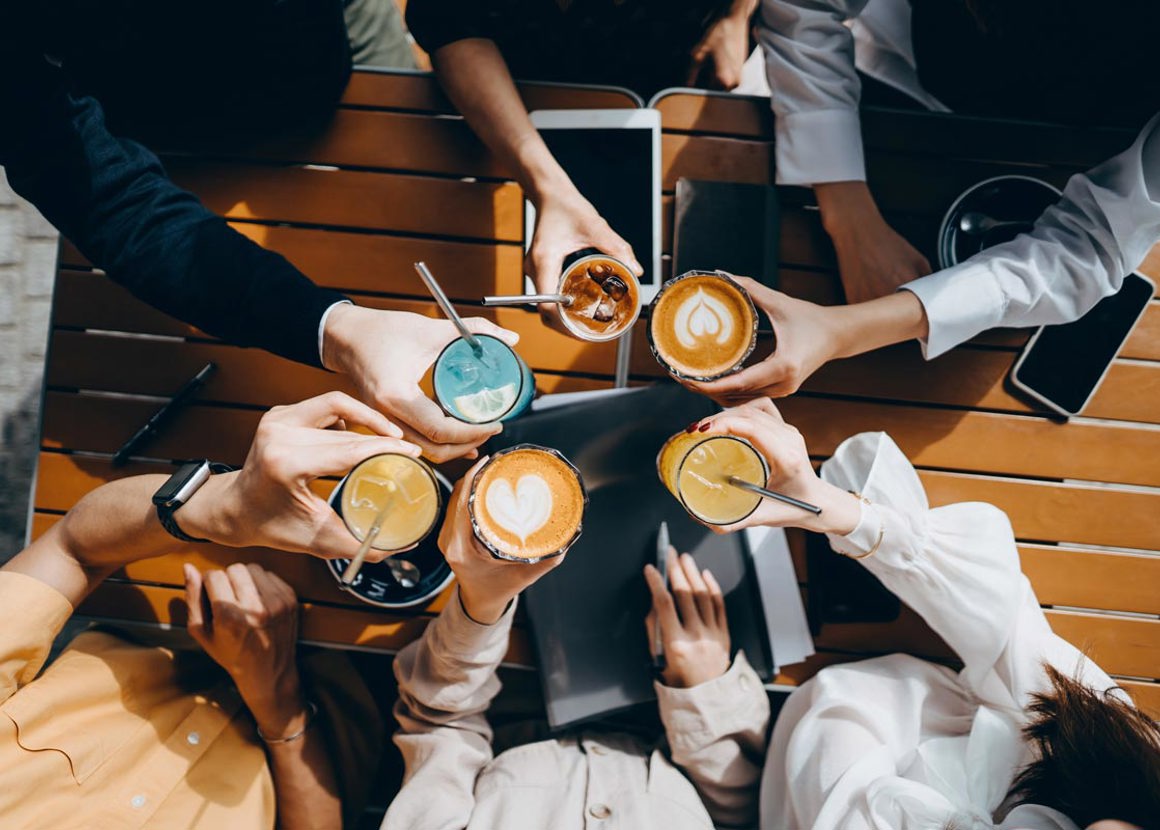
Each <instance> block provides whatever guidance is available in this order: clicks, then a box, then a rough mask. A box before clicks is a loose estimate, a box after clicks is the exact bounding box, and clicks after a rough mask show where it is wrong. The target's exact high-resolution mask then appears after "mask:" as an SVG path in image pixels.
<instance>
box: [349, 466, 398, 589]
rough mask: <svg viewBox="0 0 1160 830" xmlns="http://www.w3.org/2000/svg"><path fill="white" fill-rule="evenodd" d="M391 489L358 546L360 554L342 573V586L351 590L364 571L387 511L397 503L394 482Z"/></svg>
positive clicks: (356, 554)
mask: <svg viewBox="0 0 1160 830" xmlns="http://www.w3.org/2000/svg"><path fill="white" fill-rule="evenodd" d="M391 485H392V486H391V487H390V488H389V489H388V490H387V498H386V500H385V501H384V502H383V506H382V507H380V508H379V512H378V514H377V515H376V516H375V520H374V521H373V522H371V526H370V529H369V530H368V531H367V535H366V536H364V537H363V540H362V544H361V545H359V546H358V552H357V553H355V555H354V559H352V560H350V564H349V565H347V566H346V570H345V571H343V572H342V584H343V586H344V587H346V588H349V587H350V586H351V585H353V584H354V581H355V578H356V577H358V572H359V571H360V570H361V569H362V566H363V562H365V561H366V559H367V553H368V552H369V551H370V549H371V545H373V544H374V543H375V539H377V538H378V537H379V531H380V530H382V529H383V519H385V518H386V517H387V511H388V510H390V509H391V504H392V503H393V502H394V501H395V490H396V488H395V487H394V482H391Z"/></svg>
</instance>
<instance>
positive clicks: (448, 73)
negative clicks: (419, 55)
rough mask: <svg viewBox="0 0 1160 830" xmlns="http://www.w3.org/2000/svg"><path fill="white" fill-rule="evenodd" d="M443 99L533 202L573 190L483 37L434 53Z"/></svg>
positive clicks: (503, 65) (501, 62) (504, 66)
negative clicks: (444, 95)
mask: <svg viewBox="0 0 1160 830" xmlns="http://www.w3.org/2000/svg"><path fill="white" fill-rule="evenodd" d="M432 64H433V65H434V67H435V72H436V73H437V74H438V76H439V81H440V83H441V84H442V85H443V88H444V90H445V91H446V92H447V96H448V97H449V98H450V99H451V101H452V103H453V104H455V106H456V108H457V109H458V110H459V111H460V112H461V113H462V114H463V117H464V118H465V119H467V123H468V124H470V125H471V128H472V129H473V130H475V133H476V135H478V136H479V137H480V139H481V140H482V141H483V143H484V144H486V145H487V147H488V149H489V150H491V152H492V153H493V154H494V155H495V156H496V157H497V158H498V159H499V160H500V162H501V164H502V165H503V167H504V168H505V169H507V170H509V171H511V173H512V174H513V175H514V176H515V177H516V179H517V181H519V183H520V185H521V186H522V187H523V189H524V192H525V193H526V194H527V195H528V198H529V199H531V200H532V202H533V203H535V204H536V205H539V204H541V203H542V201H543V199H544V197H545V196H547V195H559V194H569V193H573V194H576V195H579V194H578V193H577V192H576V188H575V186H574V185H573V184H572V181H571V179H569V178H568V174H567V173H565V172H564V169H563V168H562V167H561V166H560V164H559V163H558V162H557V161H556V159H555V158H554V157H553V156H552V153H551V151H549V150H548V146H547V145H546V144H545V143H544V140H543V139H542V138H541V137H540V134H539V132H538V131H537V130H536V128H535V127H534V126H533V125H532V120H531V119H530V118H529V117H528V113H527V109H526V108H525V107H524V102H523V101H522V100H521V99H520V95H519V92H518V90H517V89H516V85H515V82H514V81H513V80H512V77H511V73H509V72H508V68H507V64H506V63H505V62H504V59H503V55H501V54H500V52H499V49H498V48H497V47H496V45H495V43H494V42H492V41H490V40H486V39H484V38H469V39H466V40H458V41H455V42H454V43H449V44H448V45H446V46H444V47H442V48H441V49H439V50H438V51H437V52H436V53H435V54H434V55H432Z"/></svg>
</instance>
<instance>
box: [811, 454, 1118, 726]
mask: <svg viewBox="0 0 1160 830" xmlns="http://www.w3.org/2000/svg"><path fill="white" fill-rule="evenodd" d="M821 475H822V478H823V479H824V480H825V481H826V482H828V483H830V484H832V485H833V486H835V487H837V488H839V489H842V490H847V489H848V490H855V491H857V492H859V493H862V494H863V495H864V496H865V497H866V498H867V499H869V501H870V504H863V505H862V513H861V516H860V519H859V521H858V524H857V526H856V527H855V528H854V529H853V530H852V531H850V532H849V533H846V534H838V533H831V534H829V538H830V544H831V546H832V547H833V548H834V549H835V550H836V551H838V552H842V553H846V554H853V555H859V554H862V553H865V552H867V551H869V550H871V549H872V548H873V546H874V545H875V544H876V543H877V540H878V539H879V538H881V540H882V541H881V544H879V546H878V549H877V551H876V552H875V553H874V554H873V555H871V556H868V557H866V558H864V559H861V560H860V561H861V563H862V564H863V565H864V566H865V567H866V569H867V570H869V571H870V572H871V573H873V574H874V575H875V576H876V577H878V579H879V580H880V581H881V582H882V584H883V585H885V586H886V587H887V588H888V589H890V591H891V592H892V593H893V594H895V595H896V596H897V597H898V598H899V599H901V600H902V601H903V602H905V603H906V604H907V605H909V606H910V607H911V608H912V609H914V611H915V612H917V613H918V614H919V616H921V617H922V618H923V620H925V621H926V623H927V624H928V625H929V626H930V627H931V628H932V629H933V630H934V632H935V633H936V634H938V635H939V636H940V637H941V638H942V639H943V640H944V641H946V643H947V645H949V646H950V647H951V648H952V649H953V650H954V651H955V653H956V654H957V655H958V656H959V657H960V659H962V661H963V664H964V669H963V677H964V679H965V680H966V682H967V683H968V684H969V685H970V686H971V688H972V689H974V690H975V692H976V693H977V694H979V695H980V696H982V697H984V698H985V699H988V700H990V701H992V702H995V701H998V702H999V703H1000V704H1002V705H1006V706H1011V707H1016V708H1019V709H1023V708H1024V707H1025V706H1027V705H1028V704H1029V703H1030V700H1029V694H1030V693H1031V692H1033V691H1035V690H1039V689H1043V688H1046V684H1045V681H1044V675H1043V664H1044V663H1050V664H1052V665H1054V666H1056V667H1057V668H1059V669H1060V670H1061V671H1062V672H1064V673H1065V674H1066V675H1068V676H1070V677H1078V679H1080V681H1081V682H1083V683H1084V684H1085V685H1087V686H1089V687H1090V688H1095V689H1099V690H1103V689H1109V688H1112V687H1113V686H1114V685H1115V684H1114V683H1113V682H1112V680H1111V679H1110V678H1109V677H1108V676H1107V675H1106V674H1105V673H1104V672H1103V671H1102V670H1100V668H1099V667H1098V666H1096V665H1095V664H1094V663H1092V662H1091V661H1090V660H1088V659H1087V658H1086V657H1085V656H1084V655H1083V654H1082V653H1081V652H1080V651H1078V650H1077V649H1076V648H1075V647H1074V646H1072V645H1071V644H1070V643H1068V642H1066V641H1064V640H1063V639H1061V638H1060V637H1058V636H1056V635H1055V634H1054V633H1053V632H1052V630H1051V626H1050V625H1049V623H1048V622H1047V618H1046V617H1045V616H1044V615H1043V610H1042V609H1041V608H1040V605H1039V601H1038V599H1037V598H1036V596H1035V592H1034V590H1033V589H1032V587H1031V583H1030V582H1029V581H1028V579H1027V577H1026V576H1025V575H1024V574H1023V572H1022V569H1021V565H1020V560H1019V552H1018V549H1017V547H1016V545H1015V535H1014V533H1013V531H1012V529H1011V523H1010V521H1009V519H1008V518H1007V515H1006V514H1005V513H1004V512H1003V511H1001V510H999V509H998V508H997V507H995V506H993V505H990V504H985V503H981V502H969V503H962V504H951V505H947V506H945V507H939V508H935V509H931V508H930V506H929V504H928V502H927V499H926V493H925V491H924V490H923V487H922V483H921V482H920V481H919V478H918V474H917V473H916V472H915V469H914V467H913V466H911V464H910V462H909V461H908V460H907V458H906V456H904V455H903V454H902V451H901V450H900V449H899V448H898V446H897V445H896V444H895V443H894V442H893V441H892V440H891V439H890V436H888V435H886V434H885V433H882V432H875V433H862V434H860V435H855V436H854V437H852V438H849V439H847V440H846V441H844V442H843V443H842V444H841V445H840V446H839V447H838V448H837V449H836V450H835V451H834V454H833V456H831V458H830V459H829V460H828V461H826V463H825V464H823V465H822V470H821ZM995 681H997V683H996V682H995Z"/></svg>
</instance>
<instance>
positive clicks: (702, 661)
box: [644, 547, 729, 689]
mask: <svg viewBox="0 0 1160 830" xmlns="http://www.w3.org/2000/svg"><path fill="white" fill-rule="evenodd" d="M668 561H669V564H668V572H669V582H670V583H671V584H672V593H671V594H670V593H669V589H668V588H666V587H665V583H664V580H662V579H661V575H660V572H659V571H658V570H657V569H656V567H654V566H653V565H645V568H644V578H645V581H646V582H647V583H648V589H649V592H650V593H651V594H652V610H650V611H649V612H648V616H647V617H645V621H644V627H645V630H646V632H647V633H648V643H649V651H650V652H652V651H653V650H654V648H655V644H656V641H657V637H656V632H657V625H660V634H661V645H662V646H663V647H664V655H665V667H664V669H663V670H662V671H661V679H663V680H664V682H665V685H666V686H672V687H673V688H677V689H685V688H689V687H690V686H699V685H700V684H702V683H705V682H706V681H709V680H713V679H714V678H717V677H720V676H721V675H723V674H724V673H725V672H726V671H728V670H729V625H728V623H727V621H726V619H725V597H724V595H723V594H722V593H721V586H720V585H718V584H717V580H716V579H714V578H713V574H711V573H710V572H709V571H708V570H704V571H698V570H697V563H696V562H695V561H693V557H691V556H689V554H687V553H686V554H683V555H681V556H677V551H676V549H675V548H671V547H670V548H669V552H668ZM653 657H654V658H655V657H656V654H653Z"/></svg>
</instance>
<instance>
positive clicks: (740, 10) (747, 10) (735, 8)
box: [726, 0, 757, 21]
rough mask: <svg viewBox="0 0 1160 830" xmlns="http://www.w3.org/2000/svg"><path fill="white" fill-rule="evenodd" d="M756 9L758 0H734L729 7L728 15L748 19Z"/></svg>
mask: <svg viewBox="0 0 1160 830" xmlns="http://www.w3.org/2000/svg"><path fill="white" fill-rule="evenodd" d="M755 11H757V0H733V5H731V6H730V7H729V12H728V14H727V15H726V16H727V17H733V18H736V19H738V20H744V21H748V20H749V18H751V17H752V16H753V13H754V12H755Z"/></svg>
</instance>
